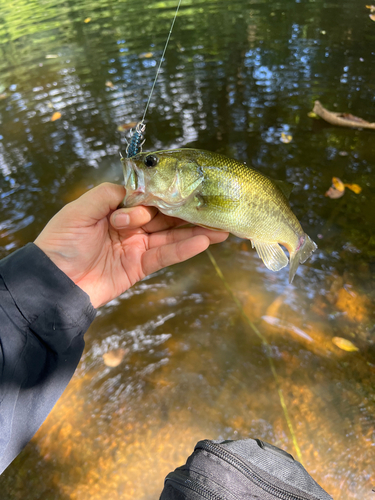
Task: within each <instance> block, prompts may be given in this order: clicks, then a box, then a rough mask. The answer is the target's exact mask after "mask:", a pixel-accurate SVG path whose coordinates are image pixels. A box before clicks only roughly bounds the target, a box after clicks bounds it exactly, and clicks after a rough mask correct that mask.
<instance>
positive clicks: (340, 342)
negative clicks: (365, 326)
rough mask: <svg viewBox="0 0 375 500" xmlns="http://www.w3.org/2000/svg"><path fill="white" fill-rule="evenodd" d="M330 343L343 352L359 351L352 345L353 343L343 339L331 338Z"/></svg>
mask: <svg viewBox="0 0 375 500" xmlns="http://www.w3.org/2000/svg"><path fill="white" fill-rule="evenodd" d="M332 342H333V343H334V344H335V346H337V347H338V348H339V349H342V350H343V351H348V352H352V351H359V349H358V347H357V346H355V345H354V344H353V342H350V340H347V339H343V338H342V337H333V339H332Z"/></svg>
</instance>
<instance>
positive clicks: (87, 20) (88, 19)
mask: <svg viewBox="0 0 375 500" xmlns="http://www.w3.org/2000/svg"><path fill="white" fill-rule="evenodd" d="M90 21H91V17H86V19H85V20H84V21H83V22H84V23H89V22H90Z"/></svg>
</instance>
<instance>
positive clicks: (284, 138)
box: [280, 132, 293, 144]
mask: <svg viewBox="0 0 375 500" xmlns="http://www.w3.org/2000/svg"><path fill="white" fill-rule="evenodd" d="M292 139H293V136H291V135H287V134H284V132H281V139H280V140H281V142H283V143H284V144H288V143H289V142H290V141H291V140H292Z"/></svg>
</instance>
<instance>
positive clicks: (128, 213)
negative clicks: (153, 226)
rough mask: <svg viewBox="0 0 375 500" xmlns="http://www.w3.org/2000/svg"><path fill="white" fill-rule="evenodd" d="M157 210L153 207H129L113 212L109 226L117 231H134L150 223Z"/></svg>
mask: <svg viewBox="0 0 375 500" xmlns="http://www.w3.org/2000/svg"><path fill="white" fill-rule="evenodd" d="M157 213H158V210H157V209H156V208H155V207H143V206H138V207H131V208H120V209H119V210H116V211H115V212H113V214H112V215H111V217H110V222H111V225H112V226H113V227H114V228H115V229H117V230H120V229H125V228H126V229H135V228H138V227H142V226H144V225H145V224H147V223H148V222H150V221H151V220H152V219H153V218H154V217H155V215H156V214H157Z"/></svg>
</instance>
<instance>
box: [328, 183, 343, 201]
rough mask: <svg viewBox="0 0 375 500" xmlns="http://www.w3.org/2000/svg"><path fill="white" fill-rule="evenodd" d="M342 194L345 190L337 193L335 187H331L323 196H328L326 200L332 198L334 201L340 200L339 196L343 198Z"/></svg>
mask: <svg viewBox="0 0 375 500" xmlns="http://www.w3.org/2000/svg"><path fill="white" fill-rule="evenodd" d="M344 193H345V190H344V191H339V190H338V189H336V188H335V186H331V187H330V188H329V189H328V191H326V193H325V196H328V198H332V199H333V200H335V199H337V198H341V196H344Z"/></svg>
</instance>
